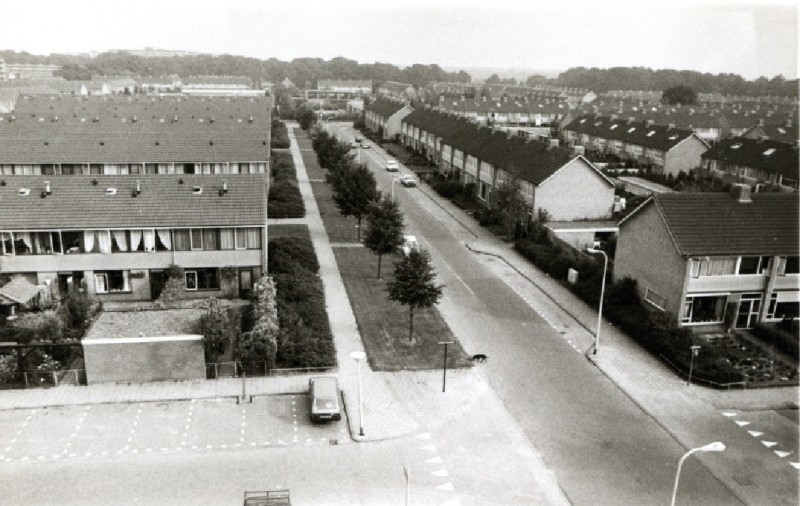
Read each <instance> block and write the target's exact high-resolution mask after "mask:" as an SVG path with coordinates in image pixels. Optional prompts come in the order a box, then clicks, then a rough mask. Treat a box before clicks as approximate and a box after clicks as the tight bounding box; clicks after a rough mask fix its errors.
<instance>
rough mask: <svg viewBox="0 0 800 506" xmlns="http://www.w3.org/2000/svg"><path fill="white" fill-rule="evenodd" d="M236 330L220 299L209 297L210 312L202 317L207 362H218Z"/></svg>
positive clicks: (201, 331)
mask: <svg viewBox="0 0 800 506" xmlns="http://www.w3.org/2000/svg"><path fill="white" fill-rule="evenodd" d="M234 330H235V327H234V325H232V322H231V320H230V315H229V314H228V312H227V311H226V310H225V309H223V308H222V306H220V303H219V301H218V300H217V299H215V298H213V297H211V298H210V299H208V312H207V313H206V314H204V315H203V316H201V317H200V333H201V334H202V335H203V348H204V350H205V357H206V362H216V361H217V359H218V358H219V357H220V356H221V355H222V354H223V353H225V350H226V349H227V348H228V343H229V342H230V340H231V337H232V334H233V332H234Z"/></svg>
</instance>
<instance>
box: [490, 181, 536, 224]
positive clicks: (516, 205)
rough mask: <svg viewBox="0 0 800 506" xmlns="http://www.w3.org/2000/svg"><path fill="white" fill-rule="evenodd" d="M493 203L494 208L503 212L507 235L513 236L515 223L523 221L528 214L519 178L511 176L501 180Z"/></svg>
mask: <svg viewBox="0 0 800 506" xmlns="http://www.w3.org/2000/svg"><path fill="white" fill-rule="evenodd" d="M494 204H495V208H496V209H498V210H499V211H500V212H501V213H502V214H503V218H504V220H505V223H506V233H507V235H508V237H509V238H511V237H513V234H514V229H515V228H516V226H517V224H519V223H524V222H525V218H526V217H527V215H528V208H527V206H526V205H525V197H524V196H523V195H522V192H521V191H520V185H519V180H517V179H516V178H512V179H508V180H506V181H503V182H502V183H501V184H500V185H499V186H498V187H497V190H496V192H495V201H494Z"/></svg>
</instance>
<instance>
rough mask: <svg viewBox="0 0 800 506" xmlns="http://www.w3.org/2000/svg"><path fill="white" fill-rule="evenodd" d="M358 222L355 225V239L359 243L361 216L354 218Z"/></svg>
mask: <svg viewBox="0 0 800 506" xmlns="http://www.w3.org/2000/svg"><path fill="white" fill-rule="evenodd" d="M356 219H357V220H358V224H357V225H356V237H357V238H358V242H361V215H360V214H359V215H358V216H356Z"/></svg>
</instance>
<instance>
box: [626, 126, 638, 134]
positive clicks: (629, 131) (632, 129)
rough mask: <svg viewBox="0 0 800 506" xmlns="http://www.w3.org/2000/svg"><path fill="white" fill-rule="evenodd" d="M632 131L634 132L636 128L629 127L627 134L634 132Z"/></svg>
mask: <svg viewBox="0 0 800 506" xmlns="http://www.w3.org/2000/svg"><path fill="white" fill-rule="evenodd" d="M634 130H636V127H630V128H629V129H628V133H633V131H634Z"/></svg>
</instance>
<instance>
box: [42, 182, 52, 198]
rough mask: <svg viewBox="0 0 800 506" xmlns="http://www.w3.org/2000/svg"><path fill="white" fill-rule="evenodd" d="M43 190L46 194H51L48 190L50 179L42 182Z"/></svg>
mask: <svg viewBox="0 0 800 506" xmlns="http://www.w3.org/2000/svg"><path fill="white" fill-rule="evenodd" d="M44 192H45V193H46V194H48V195H52V194H53V192H51V191H50V181H45V182H44Z"/></svg>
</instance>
